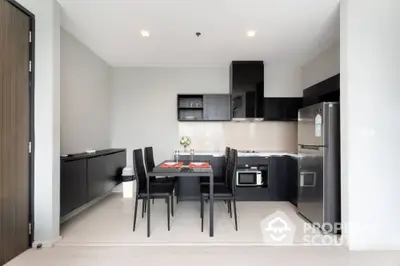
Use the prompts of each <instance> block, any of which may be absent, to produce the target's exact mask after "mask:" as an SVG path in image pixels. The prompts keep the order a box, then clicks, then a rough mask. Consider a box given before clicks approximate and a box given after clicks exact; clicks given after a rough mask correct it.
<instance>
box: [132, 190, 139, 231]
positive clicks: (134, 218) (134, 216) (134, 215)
mask: <svg viewBox="0 0 400 266" xmlns="http://www.w3.org/2000/svg"><path fill="white" fill-rule="evenodd" d="M138 201H139V199H138V197H136V200H135V210H134V214H133V231H134V232H135V228H136V215H137V207H138Z"/></svg>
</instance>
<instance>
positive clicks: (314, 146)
mask: <svg viewBox="0 0 400 266" xmlns="http://www.w3.org/2000/svg"><path fill="white" fill-rule="evenodd" d="M299 147H300V148H301V149H304V150H316V151H317V150H319V149H320V148H324V147H325V146H323V145H318V146H317V145H305V144H299Z"/></svg>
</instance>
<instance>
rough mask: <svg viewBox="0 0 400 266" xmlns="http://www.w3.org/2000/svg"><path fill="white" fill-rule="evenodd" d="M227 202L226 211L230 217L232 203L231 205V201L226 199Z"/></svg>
mask: <svg viewBox="0 0 400 266" xmlns="http://www.w3.org/2000/svg"><path fill="white" fill-rule="evenodd" d="M227 204H228V213H229V216H230V217H231V218H232V205H231V201H230V200H228V201H227Z"/></svg>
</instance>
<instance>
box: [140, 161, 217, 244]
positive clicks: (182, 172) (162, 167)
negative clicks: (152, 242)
mask: <svg viewBox="0 0 400 266" xmlns="http://www.w3.org/2000/svg"><path fill="white" fill-rule="evenodd" d="M172 162H174V161H172V160H166V161H163V162H162V163H160V164H159V165H157V166H156V167H154V168H153V170H152V171H151V172H148V173H147V175H148V177H157V176H163V177H178V178H199V177H208V178H209V179H210V180H209V186H210V195H209V204H210V222H209V226H210V229H209V233H210V237H213V236H214V172H213V169H212V166H211V165H210V164H209V163H207V165H206V167H196V165H197V164H196V163H193V162H192V163H191V162H179V163H176V167H174V166H172V167H166V166H167V165H173V164H171V163H172ZM199 185H200V184H199ZM146 187H147V208H148V209H147V220H148V223H147V236H148V237H149V236H150V193H149V178H148V179H147V186H146Z"/></svg>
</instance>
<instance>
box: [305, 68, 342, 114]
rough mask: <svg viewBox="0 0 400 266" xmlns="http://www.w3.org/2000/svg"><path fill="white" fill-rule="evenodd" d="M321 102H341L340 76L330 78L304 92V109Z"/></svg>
mask: <svg viewBox="0 0 400 266" xmlns="http://www.w3.org/2000/svg"><path fill="white" fill-rule="evenodd" d="M320 102H340V74H337V75H335V76H333V77H330V78H328V79H326V80H324V81H322V82H320V83H318V84H315V85H313V86H311V87H309V88H307V89H305V90H304V91H303V105H304V107H307V106H310V105H314V104H317V103H320Z"/></svg>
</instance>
